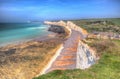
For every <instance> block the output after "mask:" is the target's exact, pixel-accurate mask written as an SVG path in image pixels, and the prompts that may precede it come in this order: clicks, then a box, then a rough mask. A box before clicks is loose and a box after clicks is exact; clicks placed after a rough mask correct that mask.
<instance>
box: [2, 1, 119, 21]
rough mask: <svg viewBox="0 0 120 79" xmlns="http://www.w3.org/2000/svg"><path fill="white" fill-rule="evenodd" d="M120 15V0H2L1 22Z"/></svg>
mask: <svg viewBox="0 0 120 79" xmlns="http://www.w3.org/2000/svg"><path fill="white" fill-rule="evenodd" d="M116 17H117V18H118V17H120V0H0V22H27V21H29V20H31V21H40V20H66V19H84V18H116Z"/></svg>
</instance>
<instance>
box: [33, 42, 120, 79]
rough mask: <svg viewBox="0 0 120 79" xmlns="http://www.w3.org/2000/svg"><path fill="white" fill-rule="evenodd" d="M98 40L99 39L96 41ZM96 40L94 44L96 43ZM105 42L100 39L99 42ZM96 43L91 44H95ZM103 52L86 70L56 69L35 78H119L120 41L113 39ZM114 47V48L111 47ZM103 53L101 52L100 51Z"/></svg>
mask: <svg viewBox="0 0 120 79" xmlns="http://www.w3.org/2000/svg"><path fill="white" fill-rule="evenodd" d="M96 42H98V41H96ZM96 42H95V43H94V44H96ZM101 42H103V40H102V41H99V44H100V43H101ZM94 44H91V45H93V46H94ZM112 44H114V47H112V46H108V47H107V48H106V49H104V52H102V55H101V58H100V60H99V61H98V62H97V64H95V65H93V66H92V67H91V68H89V69H86V70H79V69H76V70H65V71H60V70H56V71H53V72H50V73H48V74H46V75H42V76H40V77H38V78H34V79H119V78H120V46H119V45H120V41H115V40H114V41H112ZM111 47H112V49H111ZM116 49H117V50H116ZM99 53H101V52H99Z"/></svg>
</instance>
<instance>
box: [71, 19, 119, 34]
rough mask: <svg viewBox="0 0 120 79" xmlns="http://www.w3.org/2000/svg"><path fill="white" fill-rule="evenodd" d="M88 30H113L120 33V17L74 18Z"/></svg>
mask: <svg viewBox="0 0 120 79" xmlns="http://www.w3.org/2000/svg"><path fill="white" fill-rule="evenodd" d="M72 22H74V23H75V24H77V25H78V26H80V27H82V28H84V29H86V30H87V31H88V32H90V33H91V32H94V31H97V32H113V33H117V34H120V18H112V19H84V20H72Z"/></svg>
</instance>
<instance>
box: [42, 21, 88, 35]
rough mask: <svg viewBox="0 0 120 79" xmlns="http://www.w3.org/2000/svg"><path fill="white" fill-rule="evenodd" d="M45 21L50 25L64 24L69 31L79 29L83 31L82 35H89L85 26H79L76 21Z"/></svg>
mask: <svg viewBox="0 0 120 79" xmlns="http://www.w3.org/2000/svg"><path fill="white" fill-rule="evenodd" d="M44 23H45V24H48V25H58V26H63V27H65V28H67V29H68V30H69V31H71V30H75V31H79V32H80V33H82V35H84V36H87V35H88V33H87V31H86V30H84V29H83V28H81V27H79V26H77V25H76V24H74V23H73V22H71V21H67V22H64V21H59V22H50V21H45V22H44Z"/></svg>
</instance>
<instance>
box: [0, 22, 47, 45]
mask: <svg viewBox="0 0 120 79" xmlns="http://www.w3.org/2000/svg"><path fill="white" fill-rule="evenodd" d="M23 26H24V27H23ZM5 27H6V28H4V25H3V26H0V28H3V29H4V30H0V46H1V45H4V44H10V43H15V42H19V41H25V40H31V39H34V38H37V37H42V36H45V35H47V34H49V32H48V31H47V29H48V26H47V25H43V24H38V23H37V24H35V23H34V24H12V25H11V26H9V24H8V25H7V26H6V25H5ZM7 27H8V28H9V29H8V28H7ZM12 27H14V28H12ZM16 27H17V28H16ZM5 29H6V30H5Z"/></svg>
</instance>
